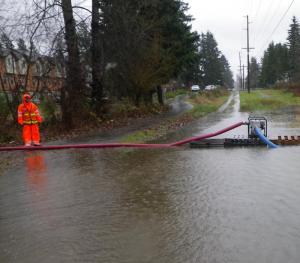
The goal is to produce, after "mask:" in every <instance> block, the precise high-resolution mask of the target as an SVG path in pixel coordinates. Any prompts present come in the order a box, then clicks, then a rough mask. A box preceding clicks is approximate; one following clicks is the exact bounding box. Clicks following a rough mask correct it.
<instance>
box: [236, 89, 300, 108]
mask: <svg viewBox="0 0 300 263" xmlns="http://www.w3.org/2000/svg"><path fill="white" fill-rule="evenodd" d="M287 106H300V97H299V96H296V95H295V94H294V93H292V92H290V91H287V90H284V89H276V90H275V89H262V90H254V91H252V92H251V93H250V94H249V93H247V92H241V93H240V110H241V111H244V112H253V111H268V110H276V109H279V108H283V107H287Z"/></svg>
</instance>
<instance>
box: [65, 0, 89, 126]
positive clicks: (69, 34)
mask: <svg viewBox="0 0 300 263" xmlns="http://www.w3.org/2000/svg"><path fill="white" fill-rule="evenodd" d="M62 11H63V16H64V22H65V39H66V45H67V52H68V61H67V79H66V89H65V94H64V102H63V103H64V107H62V108H63V109H64V111H63V122H64V123H65V124H66V126H67V127H68V128H72V127H73V126H74V124H75V122H76V121H78V120H83V119H84V113H85V112H86V111H85V110H84V96H83V90H84V84H85V83H84V77H83V72H82V67H81V63H80V55H79V48H78V39H77V34H76V28H75V20H74V17H73V10H72V3H71V0H62Z"/></svg>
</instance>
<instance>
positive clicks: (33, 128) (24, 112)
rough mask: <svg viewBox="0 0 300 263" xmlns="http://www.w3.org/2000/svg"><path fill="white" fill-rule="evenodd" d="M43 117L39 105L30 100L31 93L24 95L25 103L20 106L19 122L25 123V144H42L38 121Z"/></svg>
mask: <svg viewBox="0 0 300 263" xmlns="http://www.w3.org/2000/svg"><path fill="white" fill-rule="evenodd" d="M41 122H42V117H41V115H40V113H39V109H38V107H37V106H36V105H35V104H34V103H32V102H31V101H30V95H29V94H25V95H24V96H23V103H22V104H20V105H19V107H18V123H19V124H20V125H23V141H24V144H25V146H31V144H33V145H35V146H39V145H40V132H39V126H38V123H41Z"/></svg>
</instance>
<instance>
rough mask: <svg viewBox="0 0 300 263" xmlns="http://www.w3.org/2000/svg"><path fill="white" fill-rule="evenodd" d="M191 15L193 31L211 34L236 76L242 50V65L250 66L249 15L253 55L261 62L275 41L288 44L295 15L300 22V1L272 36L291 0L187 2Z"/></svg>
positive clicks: (195, 0)
mask: <svg viewBox="0 0 300 263" xmlns="http://www.w3.org/2000/svg"><path fill="white" fill-rule="evenodd" d="M186 2H187V3H189V5H190V12H189V13H190V14H191V15H192V16H193V17H194V19H195V20H194V21H193V23H192V24H193V29H194V30H196V31H198V32H199V33H201V32H206V31H207V30H209V31H211V32H212V33H213V34H214V36H215V38H216V40H217V42H218V44H219V49H220V50H221V51H222V52H223V54H224V55H225V56H226V58H227V59H228V60H229V63H230V65H231V69H232V71H233V72H234V73H237V72H238V66H239V51H241V52H242V63H244V64H245V65H246V64H247V60H246V50H241V48H243V47H246V46H247V44H246V43H247V42H246V30H243V29H245V28H246V18H245V17H244V16H246V15H249V21H250V22H251V24H250V25H249V27H250V46H251V47H254V48H255V49H254V50H252V51H251V53H250V55H251V56H255V57H257V58H258V60H260V58H261V57H262V55H263V52H264V50H265V49H266V48H267V47H268V45H269V43H270V42H271V41H272V40H273V41H274V42H275V43H277V42H282V43H284V42H286V38H287V31H288V28H289V24H290V23H291V20H292V16H293V15H295V16H296V17H297V19H298V21H299V20H300V1H299V0H295V1H294V3H293V5H292V6H291V8H290V10H289V12H288V13H287V14H286V16H285V18H284V19H283V20H282V22H281V23H280V25H279V26H278V28H277V30H276V31H275V33H273V34H272V32H273V31H274V29H275V27H276V25H277V24H278V23H279V21H280V19H281V18H282V16H283V15H284V13H285V12H286V10H287V9H288V7H289V5H290V4H291V2H292V0H186Z"/></svg>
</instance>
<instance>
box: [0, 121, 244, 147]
mask: <svg viewBox="0 0 300 263" xmlns="http://www.w3.org/2000/svg"><path fill="white" fill-rule="evenodd" d="M244 124H246V123H244V122H239V123H237V124H234V125H232V126H229V127H227V128H225V129H223V130H220V131H217V132H215V133H209V134H205V135H201V136H197V137H192V138H188V139H185V140H182V141H178V142H175V143H171V144H147V143H100V144H67V145H45V146H30V147H25V146H14V147H0V152H1V151H23V150H28V151H36V150H62V149H71V148H72V149H84V148H90V149H92V148H121V147H124V148H168V147H173V146H180V145H183V144H186V143H189V142H192V141H200V140H203V139H206V138H210V137H214V136H217V135H220V134H222V133H225V132H227V131H230V130H233V129H235V128H237V127H239V126H241V125H244Z"/></svg>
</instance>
